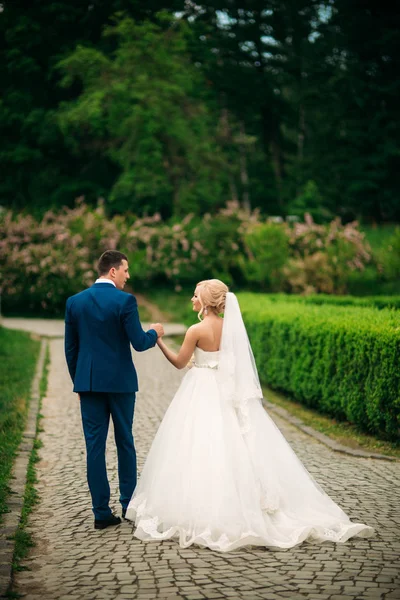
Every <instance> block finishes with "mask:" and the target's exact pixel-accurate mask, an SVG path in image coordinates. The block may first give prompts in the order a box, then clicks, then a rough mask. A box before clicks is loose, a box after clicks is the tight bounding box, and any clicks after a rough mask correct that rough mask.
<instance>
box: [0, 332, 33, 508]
mask: <svg viewBox="0 0 400 600" xmlns="http://www.w3.org/2000/svg"><path fill="white" fill-rule="evenodd" d="M39 346H40V344H39V342H38V341H37V340H33V339H31V338H30V337H29V335H28V334H26V333H23V332H20V331H11V330H8V329H4V328H3V327H0V360H1V370H0V518H1V515H2V514H3V513H4V512H5V511H6V496H7V493H8V487H7V483H8V481H9V478H10V474H11V468H12V464H13V460H14V457H15V453H16V451H17V448H18V445H19V443H20V441H21V437H22V432H23V429H24V425H25V418H26V414H27V408H28V399H29V394H30V389H31V383H32V379H33V375H34V372H35V367H36V362H37V359H38V355H39Z"/></svg>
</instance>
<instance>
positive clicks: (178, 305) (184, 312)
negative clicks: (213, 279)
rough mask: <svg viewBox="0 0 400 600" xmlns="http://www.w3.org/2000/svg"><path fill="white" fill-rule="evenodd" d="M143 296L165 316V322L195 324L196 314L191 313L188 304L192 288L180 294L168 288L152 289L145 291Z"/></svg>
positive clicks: (190, 307)
mask: <svg viewBox="0 0 400 600" xmlns="http://www.w3.org/2000/svg"><path fill="white" fill-rule="evenodd" d="M145 295H146V297H147V298H148V299H149V300H150V301H151V302H153V303H154V304H156V305H157V306H158V307H159V309H160V310H161V311H162V312H163V313H164V314H165V317H166V320H168V321H171V322H174V323H184V324H185V325H192V324H193V323H197V314H196V313H195V312H193V310H192V304H191V302H190V299H191V297H192V296H193V289H192V288H188V289H185V290H182V291H181V292H174V291H172V290H170V289H168V288H152V289H150V290H146V292H145Z"/></svg>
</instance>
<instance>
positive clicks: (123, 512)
mask: <svg viewBox="0 0 400 600" xmlns="http://www.w3.org/2000/svg"><path fill="white" fill-rule="evenodd" d="M125 515H126V508H123V509H122V518H123V519H125V518H126V517H125Z"/></svg>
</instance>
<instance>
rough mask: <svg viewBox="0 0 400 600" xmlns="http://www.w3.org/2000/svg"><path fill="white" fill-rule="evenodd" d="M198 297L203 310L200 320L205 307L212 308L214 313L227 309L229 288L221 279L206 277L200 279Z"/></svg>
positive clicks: (199, 315)
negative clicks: (202, 279) (226, 301)
mask: <svg viewBox="0 0 400 600" xmlns="http://www.w3.org/2000/svg"><path fill="white" fill-rule="evenodd" d="M196 287H198V288H199V289H198V290H197V297H198V299H199V302H200V304H201V310H200V312H199V313H198V315H197V316H198V318H199V321H201V320H202V317H203V314H204V311H205V309H207V310H212V312H213V313H215V314H216V315H219V314H221V313H223V312H224V310H225V300H226V294H227V292H229V288H228V286H227V285H225V283H224V282H223V281H220V280H219V279H205V280H204V281H199V283H198V284H197V286H196Z"/></svg>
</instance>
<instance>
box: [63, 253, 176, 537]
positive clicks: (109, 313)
mask: <svg viewBox="0 0 400 600" xmlns="http://www.w3.org/2000/svg"><path fill="white" fill-rule="evenodd" d="M128 269H129V267H128V259H127V257H126V256H125V254H122V252H117V251H114V250H107V251H106V252H104V253H103V254H102V255H101V257H100V259H99V263H98V272H99V278H98V279H97V280H96V281H95V282H94V284H93V285H92V287H90V288H88V289H87V290H84V291H83V292H80V293H79V294H76V295H75V296H71V297H70V298H68V300H67V306H66V314H65V356H66V359H67V364H68V369H69V373H70V375H71V379H72V381H73V383H74V392H77V393H78V394H79V396H80V406H81V414H82V423H83V432H84V435H85V441H86V452H87V478H88V483H89V489H90V493H91V496H92V503H93V512H94V518H95V521H94V526H95V529H105V528H106V527H109V526H110V525H118V524H119V523H121V519H120V518H119V517H117V516H115V515H113V514H112V512H111V510H110V507H109V500H110V486H109V483H108V479H107V471H106V458H105V450H106V439H107V432H108V426H109V422H110V415H111V417H112V420H113V423H114V431H115V443H116V445H117V452H118V477H119V490H120V502H121V505H122V516H123V517H124V516H125V513H126V508H127V506H128V503H129V501H130V499H131V496H132V493H133V491H134V489H135V487H136V452H135V446H134V442H133V435H132V423H133V412H134V406H135V393H136V392H137V390H138V380H137V375H136V370H135V367H134V365H133V362H132V355H131V348H130V344H132V346H133V347H134V349H135V350H137V351H138V352H142V351H143V350H147V349H148V348H152V347H153V346H154V345H155V343H156V341H157V338H158V337H161V336H162V335H164V329H163V327H162V325H160V324H159V323H157V324H155V325H151V326H150V329H149V331H147V332H145V331H143V329H142V326H141V324H140V320H139V314H138V309H137V302H136V299H135V297H134V296H132V295H131V294H127V293H126V292H123V291H122V290H123V289H124V286H125V283H126V281H127V280H128V279H129V270H128Z"/></svg>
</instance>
